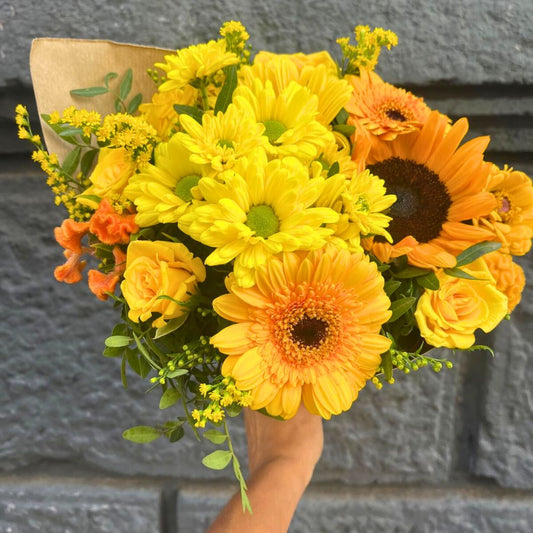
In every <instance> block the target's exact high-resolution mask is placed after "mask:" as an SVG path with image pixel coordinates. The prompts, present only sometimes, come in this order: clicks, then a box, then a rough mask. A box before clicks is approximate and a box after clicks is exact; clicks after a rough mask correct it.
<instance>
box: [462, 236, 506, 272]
mask: <svg viewBox="0 0 533 533" xmlns="http://www.w3.org/2000/svg"><path fill="white" fill-rule="evenodd" d="M499 248H501V243H499V242H488V241H486V242H479V243H477V244H474V246H470V248H467V249H466V250H465V251H464V252H462V253H460V254H459V255H458V256H457V265H456V266H458V267H462V266H465V265H468V264H470V263H472V261H475V260H476V259H478V258H479V257H481V256H482V255H485V254H488V253H490V252H494V251H495V250H498V249H499Z"/></svg>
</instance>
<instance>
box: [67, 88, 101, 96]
mask: <svg viewBox="0 0 533 533" xmlns="http://www.w3.org/2000/svg"><path fill="white" fill-rule="evenodd" d="M108 92H109V89H108V88H107V87H87V89H73V90H72V91H70V94H71V95H72V96H83V97H84V98H92V97H93V96H99V95H101V94H107V93H108Z"/></svg>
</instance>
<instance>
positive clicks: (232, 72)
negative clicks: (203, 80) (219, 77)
mask: <svg viewBox="0 0 533 533" xmlns="http://www.w3.org/2000/svg"><path fill="white" fill-rule="evenodd" d="M224 72H225V73H226V80H225V81H224V85H223V86H222V89H220V92H219V93H218V98H217V101H216V102H215V109H214V111H213V112H214V114H215V116H216V115H217V113H219V112H220V111H222V113H225V112H226V109H228V106H229V105H230V104H231V99H232V98H233V91H234V90H235V89H236V87H237V66H236V65H231V66H229V67H225V68H224Z"/></svg>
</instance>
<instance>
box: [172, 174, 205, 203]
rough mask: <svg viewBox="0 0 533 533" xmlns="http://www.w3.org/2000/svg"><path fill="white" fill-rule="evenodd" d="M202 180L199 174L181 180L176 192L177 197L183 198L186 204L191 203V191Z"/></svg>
mask: <svg viewBox="0 0 533 533" xmlns="http://www.w3.org/2000/svg"><path fill="white" fill-rule="evenodd" d="M200 178H201V176H198V174H190V175H189V176H185V177H184V178H181V179H180V180H179V181H178V183H176V189H175V190H174V192H175V193H176V196H178V197H179V198H181V199H182V200H183V201H184V202H190V201H191V200H192V193H191V189H192V188H193V187H196V185H198V182H199V181H200Z"/></svg>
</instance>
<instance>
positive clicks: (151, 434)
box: [122, 426, 162, 444]
mask: <svg viewBox="0 0 533 533" xmlns="http://www.w3.org/2000/svg"><path fill="white" fill-rule="evenodd" d="M161 435H162V433H161V431H160V430H158V429H156V428H153V427H150V426H135V427H132V428H130V429H127V430H126V431H124V433H122V436H123V437H124V438H125V439H126V440H129V441H131V442H137V443H139V444H145V443H147V442H152V441H154V440H156V439H158V438H159V437H161Z"/></svg>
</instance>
